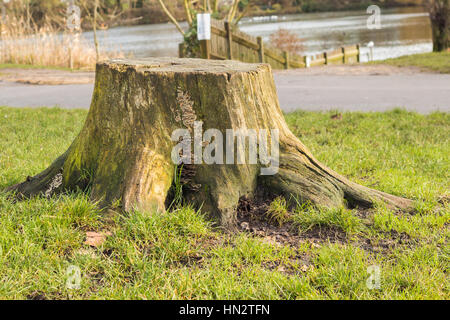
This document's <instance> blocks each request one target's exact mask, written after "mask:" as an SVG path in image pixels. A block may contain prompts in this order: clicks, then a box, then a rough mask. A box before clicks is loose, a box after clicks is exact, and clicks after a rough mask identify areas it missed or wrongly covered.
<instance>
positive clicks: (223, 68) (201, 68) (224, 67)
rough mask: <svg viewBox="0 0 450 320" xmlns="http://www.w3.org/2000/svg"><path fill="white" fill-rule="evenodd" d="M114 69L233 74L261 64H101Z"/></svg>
mask: <svg viewBox="0 0 450 320" xmlns="http://www.w3.org/2000/svg"><path fill="white" fill-rule="evenodd" d="M103 64H106V65H109V66H110V67H112V68H114V67H116V68H124V67H125V68H129V67H131V68H135V69H136V70H139V71H144V72H188V73H196V72H201V73H204V72H206V73H235V72H250V71H257V70H258V69H259V68H260V67H261V66H262V64H257V63H244V62H240V61H234V60H206V59H187V58H171V57H167V58H144V59H112V60H108V61H105V62H103Z"/></svg>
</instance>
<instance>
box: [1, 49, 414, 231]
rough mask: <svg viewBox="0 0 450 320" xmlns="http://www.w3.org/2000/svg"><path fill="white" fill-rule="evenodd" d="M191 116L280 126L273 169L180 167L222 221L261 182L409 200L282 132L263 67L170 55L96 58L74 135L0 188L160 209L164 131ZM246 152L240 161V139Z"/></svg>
mask: <svg viewBox="0 0 450 320" xmlns="http://www.w3.org/2000/svg"><path fill="white" fill-rule="evenodd" d="M194 121H202V123H203V131H205V130H207V129H213V128H214V129H218V130H219V131H220V132H221V133H222V134H223V136H224V137H225V136H226V130H227V129H234V130H239V129H255V130H256V131H258V132H262V129H265V130H267V131H268V132H272V131H270V130H274V129H277V130H278V132H279V170H278V172H277V173H276V174H274V175H261V174H260V173H261V169H262V168H264V165H262V164H261V163H258V164H250V163H248V161H246V162H247V163H244V164H206V163H201V164H189V165H184V166H183V168H182V175H183V182H184V185H183V197H184V198H185V199H186V200H187V201H189V202H191V203H193V204H195V205H196V206H198V207H200V206H201V208H202V210H203V211H204V212H208V213H209V214H210V215H211V217H212V218H214V219H215V220H216V221H218V222H219V223H220V224H222V225H223V226H226V227H232V226H233V225H234V223H235V219H236V207H237V205H238V203H239V200H240V198H241V197H252V196H254V195H255V194H256V192H257V191H260V190H263V191H264V193H265V194H269V195H283V196H285V197H286V198H287V199H288V198H290V197H291V196H294V197H296V198H297V199H298V200H300V201H309V202H311V203H312V204H314V205H318V206H327V207H335V206H341V205H347V206H350V207H364V208H367V207H372V206H373V205H374V203H375V202H377V201H382V202H384V203H387V204H388V205H389V206H392V207H395V208H398V209H402V210H405V209H408V208H410V207H411V204H412V202H411V201H410V200H407V199H403V198H400V197H396V196H393V195H389V194H386V193H383V192H381V191H377V190H373V189H369V188H366V187H364V186H360V185H358V184H355V183H353V182H351V181H349V180H347V179H346V178H344V177H343V176H341V175H339V174H337V173H336V172H334V171H332V170H331V169H329V168H327V167H326V166H325V165H323V164H321V163H320V162H319V161H317V160H316V159H315V158H314V156H313V155H312V154H311V153H310V152H309V150H308V149H307V148H306V147H305V146H304V145H303V144H302V143H301V142H300V141H299V140H298V139H297V138H296V137H295V136H294V134H293V133H292V132H291V131H290V130H289V128H288V126H287V124H286V122H285V119H284V116H283V114H282V112H281V109H280V107H279V102H278V97H277V93H276V89H275V84H274V81H273V77H272V72H271V68H270V66H269V65H266V64H246V63H241V62H237V61H215V60H207V61H205V60H200V59H175V58H154V59H145V60H121V59H119V60H111V61H108V62H101V63H98V64H97V70H96V81H95V88H94V94H93V99H92V104H91V108H90V110H89V113H88V116H87V119H86V122H85V125H84V127H83V129H82V130H81V132H80V134H79V135H78V137H77V138H76V139H75V140H74V142H73V143H72V145H71V146H70V147H69V149H68V150H67V151H66V152H65V153H64V154H63V155H61V156H60V157H59V158H58V159H56V160H55V162H54V163H53V164H52V165H51V166H50V167H49V168H48V169H46V170H45V171H43V172H42V173H40V174H38V175H36V176H35V177H32V178H27V181H25V182H23V183H20V184H18V185H15V186H12V187H10V188H9V189H8V191H12V192H15V193H16V194H17V196H20V197H30V196H34V195H45V196H51V195H52V194H54V193H57V192H61V191H65V190H73V189H76V188H83V189H84V188H86V187H90V189H91V198H92V200H94V201H98V202H99V205H100V206H103V207H104V206H109V205H111V204H113V203H117V201H119V202H120V204H121V207H122V208H123V209H124V210H126V211H129V210H132V209H133V208H138V209H143V210H148V211H149V212H151V211H152V210H157V209H159V210H164V209H165V207H166V201H167V197H168V192H169V189H170V188H171V186H172V184H173V181H174V171H175V170H174V167H175V165H174V163H173V161H172V157H171V155H172V150H173V147H174V145H176V143H177V142H174V141H172V139H171V137H172V133H173V132H174V131H175V130H177V129H181V128H185V129H188V130H189V132H192V131H193V130H192V129H193V124H194ZM274 137H275V136H272V138H274ZM201 144H202V146H201V148H202V150H203V149H204V147H205V145H203V144H204V143H201ZM259 148H261V145H259ZM233 150H234V149H233ZM245 153H246V159H248V156H249V150H248V147H247V146H246V147H245Z"/></svg>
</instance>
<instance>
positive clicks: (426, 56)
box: [371, 52, 450, 73]
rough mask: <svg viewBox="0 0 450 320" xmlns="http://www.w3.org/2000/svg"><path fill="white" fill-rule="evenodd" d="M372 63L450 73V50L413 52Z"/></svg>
mask: <svg viewBox="0 0 450 320" xmlns="http://www.w3.org/2000/svg"><path fill="white" fill-rule="evenodd" d="M371 63H375V64H389V65H393V66H397V67H419V68H421V69H423V70H426V71H435V72H440V73H450V52H429V53H421V54H412V55H408V56H402V57H398V58H394V59H387V60H380V61H374V62H371Z"/></svg>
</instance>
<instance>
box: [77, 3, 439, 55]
mask: <svg viewBox="0 0 450 320" xmlns="http://www.w3.org/2000/svg"><path fill="white" fill-rule="evenodd" d="M368 17H369V14H367V13H366V12H365V11H341V12H325V13H306V14H296V15H279V16H270V17H250V18H245V19H244V20H242V21H241V23H240V25H239V26H240V29H241V30H242V31H244V32H247V33H249V34H251V35H253V36H262V37H263V39H264V40H265V41H269V38H270V34H272V33H273V32H276V31H277V30H278V29H280V28H284V29H289V30H291V31H292V32H295V33H296V34H298V36H299V37H300V38H301V39H302V40H303V44H304V48H305V49H304V50H305V51H304V53H303V54H304V55H309V54H315V53H318V52H322V51H325V50H330V49H335V48H339V47H341V46H345V45H353V44H356V43H360V44H361V46H362V49H361V50H362V60H363V61H367V59H368V48H367V47H366V45H367V43H369V42H370V41H373V42H374V44H375V46H374V50H373V51H374V59H375V60H382V59H386V58H393V57H397V56H402V55H407V54H413V53H422V52H429V51H432V47H433V46H432V41H431V27H430V22H429V18H428V14H427V13H426V12H424V10H423V9H422V8H397V9H381V29H372V30H369V29H368V28H367V19H368ZM181 25H182V27H184V28H186V26H187V24H185V23H181ZM84 37H85V38H86V39H87V40H92V37H93V34H92V32H85V33H84ZM99 38H100V43H101V45H102V46H103V47H104V48H106V47H108V48H111V47H113V48H115V49H120V50H121V51H122V52H124V53H125V54H131V55H132V56H134V57H155V56H178V44H179V43H180V42H181V41H182V37H181V35H180V34H179V33H178V31H177V30H176V29H175V27H174V26H173V25H172V24H169V23H164V24H152V25H139V26H129V27H117V28H112V29H109V30H107V31H99Z"/></svg>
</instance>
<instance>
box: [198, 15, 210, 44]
mask: <svg viewBox="0 0 450 320" xmlns="http://www.w3.org/2000/svg"><path fill="white" fill-rule="evenodd" d="M197 38H198V40H210V39H211V14H210V13H198V14H197Z"/></svg>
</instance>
